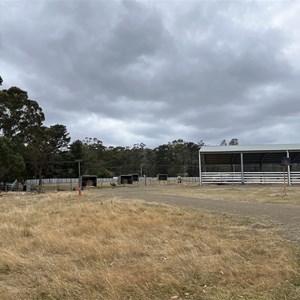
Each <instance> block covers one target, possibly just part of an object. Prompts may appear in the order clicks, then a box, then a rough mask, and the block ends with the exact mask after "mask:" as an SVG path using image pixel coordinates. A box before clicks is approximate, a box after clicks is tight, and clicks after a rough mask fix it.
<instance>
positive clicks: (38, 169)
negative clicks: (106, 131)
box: [0, 76, 204, 183]
mask: <svg viewBox="0 0 300 300" xmlns="http://www.w3.org/2000/svg"><path fill="white" fill-rule="evenodd" d="M2 82H3V80H2V78H1V76H0V85H1V84H2ZM44 122H45V115H44V113H43V110H42V108H41V107H40V106H39V104H38V102H37V101H35V100H31V99H29V97H28V93H27V92H26V91H24V90H22V89H20V88H18V87H10V88H8V89H2V90H0V153H1V155H0V182H2V183H6V182H11V181H13V180H15V179H18V180H19V181H24V180H26V179H29V178H36V179H37V178H38V179H40V181H41V179H42V178H57V177H59V178H76V177H78V175H79V169H78V162H80V167H81V174H93V175H97V176H98V177H104V178H105V177H113V176H118V175H121V174H140V175H146V176H151V177H153V176H156V175H157V174H168V175H169V176H178V175H181V176H198V174H199V171H198V151H199V149H200V147H201V146H202V145H203V144H204V143H203V141H200V142H198V143H193V142H185V141H184V140H183V139H178V140H174V141H172V142H169V143H167V144H163V145H160V146H158V147H156V148H154V149H150V148H148V147H146V145H145V144H144V143H139V144H134V145H133V146H131V147H122V146H117V147H113V146H105V145H104V144H103V142H102V141H101V140H99V139H98V138H91V137H86V138H85V139H83V140H76V141H74V142H71V138H70V136H69V133H68V131H67V128H66V126H65V125H62V124H55V125H51V126H45V125H44Z"/></svg>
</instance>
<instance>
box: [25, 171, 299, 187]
mask: <svg viewBox="0 0 300 300" xmlns="http://www.w3.org/2000/svg"><path fill="white" fill-rule="evenodd" d="M284 176H285V179H286V183H287V184H288V174H287V173H285V175H284V173H283V172H244V173H243V180H244V183H245V184H280V183H283V182H284ZM181 180H182V183H191V184H193V183H196V184H199V177H181ZM110 182H114V183H117V179H116V178H98V179H97V184H98V185H99V186H101V184H102V183H108V184H109V183H110ZM139 182H140V184H143V183H144V182H145V178H144V177H140V178H139ZM175 183H177V177H168V180H167V181H164V180H162V181H159V180H157V177H146V184H147V185H148V184H150V185H151V184H153V185H160V184H175ZM201 183H202V184H241V183H242V174H241V172H202V173H201ZM290 183H291V184H300V172H290ZM25 184H29V185H38V184H39V180H38V179H28V180H26V182H25ZM47 184H57V185H59V184H69V185H70V187H76V186H77V185H78V178H49V179H42V185H47Z"/></svg>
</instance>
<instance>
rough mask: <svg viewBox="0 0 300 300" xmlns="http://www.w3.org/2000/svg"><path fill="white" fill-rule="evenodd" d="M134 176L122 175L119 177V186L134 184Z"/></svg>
mask: <svg viewBox="0 0 300 300" xmlns="http://www.w3.org/2000/svg"><path fill="white" fill-rule="evenodd" d="M132 183H133V176H132V175H120V176H119V177H118V184H132Z"/></svg>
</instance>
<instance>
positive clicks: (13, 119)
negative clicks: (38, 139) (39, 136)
mask: <svg viewBox="0 0 300 300" xmlns="http://www.w3.org/2000/svg"><path fill="white" fill-rule="evenodd" d="M44 120H45V116H44V113H43V111H42V108H41V107H40V106H39V105H38V103H37V102H36V101H34V100H30V99H28V95H27V92H25V91H23V90H21V89H20V88H18V87H11V88H9V89H8V90H2V91H0V132H1V133H2V134H3V135H4V136H6V137H8V138H9V139H11V140H12V142H13V144H14V145H16V146H18V147H20V146H23V145H24V144H26V143H28V142H30V141H31V140H32V139H34V136H35V132H36V130H37V129H38V128H39V127H40V126H42V123H43V121H44Z"/></svg>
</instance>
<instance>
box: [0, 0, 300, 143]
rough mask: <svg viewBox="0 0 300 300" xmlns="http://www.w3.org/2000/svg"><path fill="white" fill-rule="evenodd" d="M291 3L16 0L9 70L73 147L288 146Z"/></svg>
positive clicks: (3, 14) (1, 45)
mask: <svg viewBox="0 0 300 300" xmlns="http://www.w3.org/2000/svg"><path fill="white" fill-rule="evenodd" d="M284 4H285V3H284V2H280V1H279V2H276V3H272V2H264V3H262V2H259V1H255V2H254V1H252V2H245V3H243V4H242V3H240V2H237V1H229V2H227V1H211V2H205V1H204V2H203V1H187V2H185V3H184V4H183V2H177V1H172V2H160V1H154V2H148V1H67V0H65V1H54V0H53V1H52V0H48V1H23V2H14V1H4V2H0V25H1V27H0V72H1V75H2V77H3V79H4V81H5V82H6V83H5V84H7V85H8V86H9V85H19V86H20V87H22V88H23V89H25V90H27V91H28V92H29V95H30V97H31V98H34V99H35V100H37V101H38V102H39V104H40V105H41V107H42V108H43V110H44V111H45V113H46V119H47V122H48V124H53V123H62V124H65V125H66V126H67V128H68V130H69V131H70V133H71V136H72V138H73V140H74V139H83V138H84V137H85V136H92V137H97V138H99V139H100V140H103V141H104V143H105V144H115V145H133V144H135V143H139V142H144V143H145V144H147V145H148V146H151V147H154V146H157V145H159V144H162V143H167V142H169V141H172V140H175V139H178V138H182V139H184V140H186V141H193V142H197V141H199V140H201V139H204V141H206V142H207V143H210V144H213V143H219V142H220V141H221V140H223V139H224V138H227V139H230V138H232V137H237V138H239V139H240V142H241V143H249V142H251V143H263V142H268V143H270V142H280V140H279V138H278V136H280V135H279V134H276V132H282V135H281V136H283V132H286V131H288V132H292V131H295V127H297V126H298V124H297V122H298V121H297V117H299V116H300V109H299V107H298V104H297V103H298V97H299V96H298V95H299V92H300V91H299V87H298V85H299V84H298V78H299V73H300V72H299V70H300V68H299V67H300V66H299V60H298V61H296V60H295V57H297V56H296V53H297V49H298V47H299V35H298V34H297V30H296V29H295V28H298V27H297V25H299V24H298V18H297V12H300V8H299V7H300V5H299V4H297V3H293V4H291V5H290V6H289V7H287V6H286V5H284ZM87 125H89V126H88V127H89V130H88V131H85V130H84V129H83V128H86V126H87ZM298 127H299V126H298ZM297 139H298V140H299V137H298V136H297V135H296V134H289V135H285V137H284V138H283V139H282V142H293V143H294V142H298V141H297Z"/></svg>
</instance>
